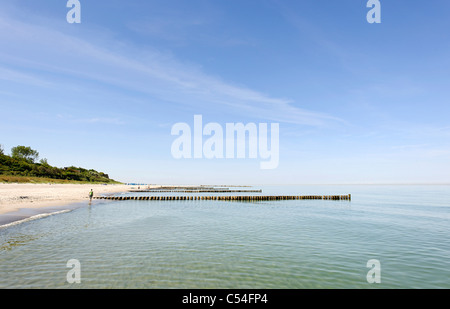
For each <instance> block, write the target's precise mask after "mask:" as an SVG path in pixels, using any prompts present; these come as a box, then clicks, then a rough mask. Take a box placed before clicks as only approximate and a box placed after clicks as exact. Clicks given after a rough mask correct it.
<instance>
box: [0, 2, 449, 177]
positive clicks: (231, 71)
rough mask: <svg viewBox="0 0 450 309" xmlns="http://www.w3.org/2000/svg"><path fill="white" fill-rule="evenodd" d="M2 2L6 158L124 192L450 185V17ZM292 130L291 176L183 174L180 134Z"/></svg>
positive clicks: (429, 6)
mask: <svg viewBox="0 0 450 309" xmlns="http://www.w3.org/2000/svg"><path fill="white" fill-rule="evenodd" d="M80 2H81V16H82V17H81V21H82V22H81V24H69V23H67V21H66V14H67V12H68V11H69V9H68V8H66V1H65V0H46V1H32V0H17V1H6V0H0V107H1V117H0V144H2V145H3V146H4V148H5V149H6V151H7V152H9V150H10V148H11V147H13V146H16V145H27V146H31V147H32V148H33V149H37V150H38V151H39V152H40V154H41V157H43V158H44V157H45V158H47V159H48V161H49V163H50V164H52V165H55V166H59V167H63V166H69V165H75V166H82V167H86V168H94V169H97V170H101V171H104V172H106V173H109V175H110V176H111V177H112V178H115V179H117V180H121V181H125V182H127V181H140V182H146V183H166V184H167V183H181V184H184V183H186V184H187V183H194V184H199V183H202V184H206V183H211V184H303V183H342V184H346V183H450V121H449V115H450V101H449V94H450V56H449V55H450V37H449V31H448V30H449V29H450V19H449V18H448V16H449V14H450V3H449V2H448V1H444V0H436V1H432V2H425V1H416V0H411V1H387V0H384V1H383V0H381V1H380V2H381V5H382V8H381V12H382V22H381V24H369V23H368V22H367V21H366V14H367V12H368V11H369V9H368V8H367V7H366V3H367V1H364V0H361V1H355V0H340V1H329V0H302V1H300V0H295V1H283V0H278V1H277V0H245V1H242V0H240V1H237V0H227V1H217V0H214V1H213V0H202V1H200V0H189V1H187V0H176V1H174V0H168V1H148V0H146V1H137V0H135V1H118V0H109V1H103V0H96V1H92V0H81V1H80ZM194 115H202V116H203V121H204V122H205V123H207V122H217V123H219V124H222V125H224V126H225V123H227V122H233V123H237V122H243V123H249V122H254V123H274V122H275V123H279V124H280V153H279V155H280V161H279V166H278V168H276V169H273V170H261V169H260V168H259V162H260V160H258V159H257V160H255V159H248V158H247V159H222V160H219V159H212V160H209V159H195V160H194V159H191V160H187V159H181V160H176V159H174V158H173V157H172V155H171V144H172V142H173V141H174V139H175V137H174V136H172V135H171V134H170V133H171V127H172V126H173V125H174V124H175V123H177V122H186V123H188V124H193V117H194Z"/></svg>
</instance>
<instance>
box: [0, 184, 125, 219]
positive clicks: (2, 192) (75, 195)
mask: <svg viewBox="0 0 450 309" xmlns="http://www.w3.org/2000/svg"><path fill="white" fill-rule="evenodd" d="M130 188H131V186H128V185H98V184H95V185H93V184H3V183H0V215H2V214H6V213H10V212H14V211H17V210H19V209H22V208H31V209H36V208H43V207H51V206H65V205H68V204H72V203H78V202H83V201H88V200H89V197H88V193H89V191H90V190H91V189H92V190H93V191H94V196H98V195H102V194H108V193H118V192H125V191H127V190H129V189H130Z"/></svg>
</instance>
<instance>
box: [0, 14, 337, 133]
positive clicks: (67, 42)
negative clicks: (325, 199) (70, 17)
mask: <svg viewBox="0 0 450 309" xmlns="http://www.w3.org/2000/svg"><path fill="white" fill-rule="evenodd" d="M46 24H47V23H46ZM48 24H51V22H49V23H48ZM99 38H100V39H99ZM0 40H1V41H2V44H1V46H0V54H2V58H3V59H4V61H8V63H10V65H11V66H14V65H15V66H16V68H15V71H14V72H13V73H14V74H12V75H9V76H10V77H9V79H10V80H12V81H15V82H20V83H36V82H37V81H39V82H43V83H55V84H59V83H62V81H64V82H67V80H70V79H76V80H77V82H78V84H79V85H82V84H83V83H84V84H85V85H89V83H90V82H100V83H103V84H106V85H110V86H113V87H116V88H117V87H119V88H121V89H124V90H126V91H134V92H136V93H141V94H145V95H149V96H151V97H153V98H157V99H159V100H163V101H166V102H173V103H176V104H180V105H184V106H186V107H187V108H189V109H191V110H192V111H193V112H201V111H202V110H204V109H208V108H209V109H211V107H212V106H213V107H214V108H213V109H214V111H219V112H220V111H227V112H228V113H234V114H238V115H252V116H253V117H258V118H262V119H266V120H273V121H278V122H288V123H295V124H301V125H309V126H317V127H321V126H328V125H330V124H332V125H336V124H342V123H344V121H343V120H342V119H339V118H337V117H334V116H332V115H327V114H325V113H320V112H315V111H311V110H306V109H302V108H300V107H298V106H299V103H297V102H292V101H291V100H289V99H286V98H277V97H272V96H270V95H269V94H264V93H262V92H261V91H259V90H253V89H250V88H248V87H245V86H242V85H235V84H233V82H228V81H223V80H221V79H220V78H219V77H215V76H211V75H208V74H206V73H204V72H202V70H201V69H200V68H198V67H197V66H196V65H193V64H186V63H183V62H182V61H180V60H177V59H174V58H173V57H172V56H168V55H164V54H161V53H160V52H159V51H157V50H152V49H146V50H145V51H142V50H139V49H138V48H137V47H132V46H125V45H124V44H121V43H120V42H119V43H118V42H112V41H111V40H108V39H105V38H104V36H102V35H97V34H94V35H92V34H86V35H83V38H80V36H77V35H74V36H72V35H68V34H66V33H65V32H63V31H61V30H58V28H57V27H48V26H37V25H35V24H31V23H27V22H22V21H17V20H13V19H11V18H9V17H5V15H0ZM30 46H33V49H30ZM11 55H14V56H11ZM3 56H4V57H3ZM29 59H33V61H30V60H29ZM24 66H26V67H27V68H29V69H32V70H34V71H35V72H39V73H40V76H41V78H39V79H38V80H37V79H36V78H33V77H32V76H29V75H27V74H26V73H23V72H21V71H20V68H21V67H24ZM1 73H2V72H1V71H0V74H1ZM3 73H6V71H4V72H3ZM36 74H37V73H35V75H36ZM3 75H4V76H5V75H7V74H3Z"/></svg>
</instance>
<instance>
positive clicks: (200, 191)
mask: <svg viewBox="0 0 450 309" xmlns="http://www.w3.org/2000/svg"><path fill="white" fill-rule="evenodd" d="M128 192H133V193H137V192H153V193H161V192H179V193H246V192H248V193H257V192H262V190H228V189H227V190H225V189H224V190H221V189H200V190H197V189H194V190H157V189H143V190H139V189H138V190H128Z"/></svg>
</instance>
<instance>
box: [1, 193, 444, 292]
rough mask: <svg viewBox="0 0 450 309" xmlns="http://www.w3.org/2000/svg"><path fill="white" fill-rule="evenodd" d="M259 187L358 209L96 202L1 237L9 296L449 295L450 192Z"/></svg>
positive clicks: (316, 204) (306, 203) (306, 204)
mask: <svg viewBox="0 0 450 309" xmlns="http://www.w3.org/2000/svg"><path fill="white" fill-rule="evenodd" d="M255 188H257V189H259V188H261V189H263V192H262V194H263V195H271V194H280V195H289V194H296V195H312V194H321V195H325V194H326V195H328V194H348V193H351V194H352V201H351V202H348V201H330V200H327V201H324V200H292V201H270V202H226V201H96V202H95V203H93V204H92V205H91V206H86V207H81V208H76V209H73V210H71V211H70V212H65V213H60V214H58V215H52V216H46V217H44V218H39V219H37V220H30V221H26V222H23V223H21V224H16V225H12V226H9V227H7V228H0V288H275V289H278V288H293V289H296V288H450V279H449V278H450V238H449V236H450V186H365V185H357V186H344V185H342V186H276V187H275V186H274V187H255ZM146 194H149V193H146ZM161 194H162V193H161ZM166 195H174V193H167V194H166ZM175 195H176V194H175ZM186 195H189V194H186ZM196 195H201V194H198V193H197V194H196ZM70 259H76V260H78V261H79V262H80V266H81V268H80V276H81V283H80V284H76V283H75V284H69V283H68V282H67V280H66V278H67V273H68V272H69V271H70V270H71V268H70V267H69V268H68V267H67V262H68V261H69V260H70ZM371 259H376V260H378V261H379V262H380V265H381V272H380V273H379V275H380V279H381V283H379V284H370V283H368V281H367V278H366V276H367V273H368V272H369V271H370V270H371V268H370V267H367V262H368V261H369V260H371Z"/></svg>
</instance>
